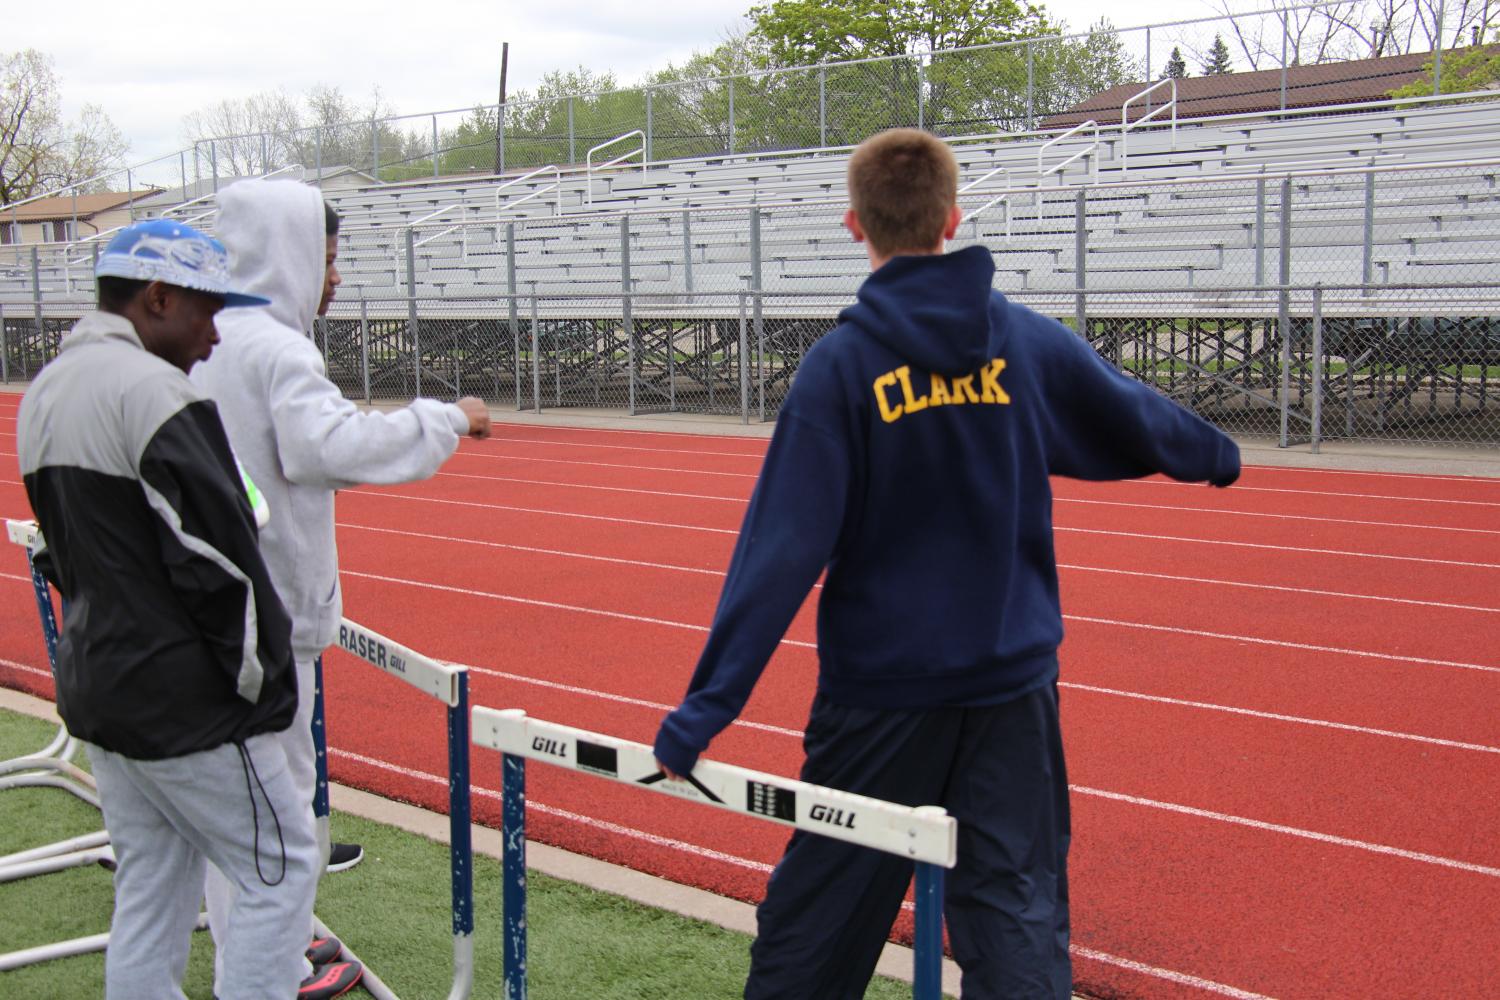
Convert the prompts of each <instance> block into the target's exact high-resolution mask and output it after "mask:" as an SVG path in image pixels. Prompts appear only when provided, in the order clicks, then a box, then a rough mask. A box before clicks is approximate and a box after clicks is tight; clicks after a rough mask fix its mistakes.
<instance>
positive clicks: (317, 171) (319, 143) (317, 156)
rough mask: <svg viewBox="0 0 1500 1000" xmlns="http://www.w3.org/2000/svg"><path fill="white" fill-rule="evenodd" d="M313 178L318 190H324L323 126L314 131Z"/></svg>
mask: <svg viewBox="0 0 1500 1000" xmlns="http://www.w3.org/2000/svg"><path fill="white" fill-rule="evenodd" d="M313 176H314V177H315V178H317V181H316V183H317V185H318V190H320V191H321V190H322V189H323V126H321V125H319V126H318V127H317V128H315V129H313Z"/></svg>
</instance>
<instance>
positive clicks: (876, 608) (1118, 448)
mask: <svg viewBox="0 0 1500 1000" xmlns="http://www.w3.org/2000/svg"><path fill="white" fill-rule="evenodd" d="M994 270H995V267H994V262H993V260H992V259H991V257H990V254H989V251H988V250H986V249H985V248H983V247H969V248H967V249H964V250H960V251H958V252H956V253H951V254H946V255H933V256H920V257H897V258H894V259H893V260H891V261H889V262H888V263H886V264H885V265H884V266H882V267H881V268H880V269H878V270H877V271H875V272H874V273H873V274H871V275H870V277H869V278H868V279H867V280H866V281H865V282H864V284H863V285H862V286H861V287H860V290H859V297H858V302H857V303H856V304H855V305H853V306H850V307H849V308H848V309H846V310H844V312H843V313H842V314H840V316H839V324H838V326H837V327H836V328H835V329H834V330H833V331H832V332H830V333H829V334H828V335H826V336H824V337H823V338H822V339H820V340H819V341H818V342H817V343H816V344H815V345H814V346H813V347H812V349H811V350H809V351H808V353H807V357H806V358H805V360H804V361H803V363H802V366H801V368H800V369H798V372H797V378H796V381H795V382H794V383H793V385H792V388H791V391H790V392H789V393H788V395H787V399H786V403H785V405H784V406H783V407H782V410H781V414H780V416H779V418H778V420H777V425H776V433H775V435H774V437H772V439H771V446H770V450H769V451H768V453H767V455H766V462H765V466H764V467H763V469H762V470H761V475H760V479H759V481H758V482H757V484H756V487H755V493H754V496H753V497H752V498H751V500H750V507H749V510H748V511H747V512H746V514H745V523H744V526H743V527H742V528H741V531H740V536H739V541H738V543H737V544H736V546H735V550H734V558H733V560H732V562H731V563H730V566H729V573H728V576H727V578H726V579H725V582H724V591H723V594H722V595H721V596H720V598H719V607H718V610H717V612H716V613H715V615H714V622H713V629H712V631H711V632H710V634H709V637H708V642H707V644H706V646H705V648H704V650H703V655H702V657H701V658H700V659H699V661H698V667H697V670H696V671H694V673H693V678H692V681H691V683H690V684H689V686H688V694H687V697H686V699H685V700H684V701H683V703H682V704H681V705H680V706H679V707H678V708H677V709H676V710H675V711H673V712H672V713H671V714H670V715H668V716H667V718H666V719H665V720H664V721H663V723H662V726H661V730H660V732H659V733H658V734H657V737H656V755H657V757H658V759H660V760H661V761H662V763H664V764H665V765H666V766H667V767H669V768H671V769H672V770H673V771H675V772H677V773H679V774H686V773H687V772H688V771H690V770H691V769H692V766H693V764H694V763H695V762H696V761H697V758H698V754H699V753H700V752H702V750H703V749H704V748H705V747H707V746H708V743H709V741H710V740H712V739H713V737H714V736H715V735H717V734H718V733H719V731H720V730H722V729H723V728H724V727H725V726H727V725H728V724H729V723H730V722H731V721H733V719H734V718H735V717H736V716H737V715H739V713H740V710H741V709H742V708H743V707H744V704H745V701H746V700H747V699H748V698H749V696H750V691H751V689H752V688H753V687H754V686H755V682H756V681H757V680H758V679H759V677H760V674H761V671H762V670H763V669H764V668H765V665H766V662H767V661H768V660H769V659H770V657H771V654H772V653H773V652H774V651H775V649H776V646H777V643H778V642H779V641H780V639H781V637H782V635H783V634H784V633H785V631H786V629H787V626H788V625H790V624H791V621H792V618H793V616H795V615H796V613H797V610H798V608H799V607H800V606H801V604H802V601H803V599H804V598H805V597H806V595H807V593H808V591H809V590H810V589H811V588H812V586H813V584H814V583H815V582H816V581H817V579H818V575H819V574H820V573H822V572H823V570H824V569H825V568H826V569H827V571H828V576H827V579H826V580H825V581H824V584H823V594H822V599H821V600H820V601H819V603H818V660H819V673H818V689H819V691H820V692H821V693H822V694H824V695H825V696H826V697H828V698H829V699H830V700H832V701H834V702H837V703H841V704H845V705H852V706H859V707H868V708H890V709H912V710H920V709H929V708H937V707H941V706H954V705H990V704H998V703H1000V702H1004V701H1008V700H1010V699H1013V698H1017V697H1020V696H1021V695H1024V694H1027V693H1028V692H1030V691H1033V690H1035V689H1037V688H1038V687H1041V686H1042V685H1045V684H1050V683H1052V682H1053V681H1055V680H1056V678H1057V647H1058V644H1059V643H1061V641H1062V635H1063V630H1062V612H1061V608H1060V607H1059V604H1058V591H1057V566H1056V561H1055V558H1054V556H1053V548H1052V491H1051V486H1050V483H1049V481H1048V476H1049V475H1061V476H1071V477H1075V478H1079V479H1093V480H1107V479H1127V478H1133V477H1136V476H1146V475H1151V474H1153V473H1157V472H1161V473H1165V474H1166V475H1169V476H1171V477H1173V478H1174V479H1180V480H1185V481H1196V480H1207V481H1209V482H1211V483H1213V484H1214V485H1217V486H1227V485H1229V484H1230V483H1232V482H1233V481H1234V480H1235V479H1236V478H1237V477H1238V475H1239V470H1240V457H1239V449H1238V447H1237V446H1236V445H1235V443H1234V442H1233V441H1231V440H1230V439H1229V438H1228V437H1226V436H1225V435H1224V434H1222V433H1221V432H1220V431H1218V430H1217V429H1215V428H1214V427H1213V426H1211V425H1210V424H1208V423H1207V422H1205V421H1204V420H1202V419H1200V418H1199V417H1197V416H1195V415H1194V414H1192V413H1190V412H1188V411H1187V410H1185V409H1183V408H1182V407H1180V406H1178V405H1177V404H1175V403H1173V402H1171V401H1170V400H1168V399H1166V398H1165V397H1163V396H1161V395H1159V394H1158V393H1156V392H1155V391H1153V390H1152V389H1150V388H1149V387H1147V386H1145V385H1144V384H1142V383H1140V382H1137V381H1135V380H1133V379H1130V378H1127V377H1126V376H1124V375H1122V374H1120V373H1119V372H1117V371H1115V370H1114V369H1113V368H1111V367H1110V366H1109V365H1107V364H1106V363H1105V362H1104V361H1103V360H1101V359H1100V358H1099V356H1098V355H1097V354H1096V353H1095V352H1094V351H1093V349H1092V348H1090V347H1089V345H1088V344H1087V343H1086V342H1085V341H1084V340H1083V338H1081V337H1079V336H1078V335H1077V334H1075V333H1074V332H1073V331H1071V330H1069V329H1068V328H1067V327H1065V326H1063V325H1062V324H1061V323H1058V322H1057V321H1055V320H1052V319H1048V318H1046V317H1044V316H1041V315H1039V314H1037V313H1035V312H1032V311H1031V310H1030V309H1027V308H1026V307H1024V306H1019V305H1016V304H1014V303H1012V302H1009V301H1007V300H1006V299H1005V297H1004V296H1002V295H1001V294H1000V293H998V292H996V291H994V290H993V288H992V281H993V276H994Z"/></svg>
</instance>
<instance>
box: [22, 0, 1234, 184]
mask: <svg viewBox="0 0 1500 1000" xmlns="http://www.w3.org/2000/svg"><path fill="white" fill-rule="evenodd" d="M754 2H755V0H692V2H691V3H687V2H658V3H654V4H653V3H624V2H608V0H540V2H528V3H520V2H510V3H500V2H496V0H429V2H425V3H423V2H413V0H402V2H399V3H395V2H390V0H366V2H363V3H358V4H344V3H330V2H322V3H319V2H311V3H309V2H306V0H256V2H253V3H250V4H197V5H191V4H189V5H154V6H153V5H144V6H143V5H139V4H122V3H120V2H119V0H71V2H70V3H68V4H66V5H64V6H59V7H53V6H51V5H49V4H46V3H40V2H30V0H27V2H18V0H7V2H6V7H7V8H8V9H7V10H6V13H5V17H4V23H5V31H4V35H3V38H0V51H15V50H18V49H25V48H35V49H38V50H40V51H42V52H44V53H47V54H49V55H51V56H52V57H53V59H54V60H55V68H56V70H57V73H58V76H59V77H60V78H61V80H62V90H63V99H64V106H65V109H66V110H67V112H68V113H69V115H72V114H73V113H75V112H76V110H77V108H78V107H79V106H80V105H82V104H84V103H93V104H98V105H100V106H102V107H103V108H104V110H105V113H106V114H108V115H109V117H110V118H111V119H112V120H113V121H114V122H115V124H116V125H118V126H119V127H120V129H121V131H122V132H124V134H125V137H126V138H127V139H128V140H129V142H130V144H131V152H130V159H131V160H132V161H140V160H144V159H146V158H148V157H151V156H157V155H160V154H164V153H168V152H171V151H173V150H176V149H180V148H182V147H183V146H184V145H186V144H187V143H186V142H185V141H184V139H185V137H184V135H183V129H182V118H183V116H184V115H186V114H188V113H189V112H192V111H194V110H196V109H199V108H202V107H204V106H206V105H208V104H212V103H214V102H215V101H218V100H221V99H223V98H238V97H247V96H249V95H251V94H254V93H258V92H260V91H263V90H269V89H275V88H278V87H280V88H284V89H285V90H287V91H288V92H290V93H292V94H294V95H296V94H301V93H302V92H303V91H305V90H306V89H307V88H308V87H310V86H311V85H313V84H315V83H328V84H333V85H337V86H338V87H340V88H341V89H342V90H343V91H344V93H345V94H347V95H349V96H350V97H353V98H355V99H357V100H358V101H359V102H360V103H365V102H367V101H368V98H369V96H370V94H371V92H372V91H373V90H374V89H375V88H376V87H379V88H380V91H381V94H382V95H383V96H384V98H385V100H386V102H387V103H388V104H389V105H391V106H392V107H394V108H395V109H396V111H398V112H400V113H414V112H420V111H433V110H438V109H444V108H464V107H469V106H472V105H474V104H476V103H481V102H483V103H493V102H494V101H495V99H496V93H497V88H498V78H499V66H500V43H501V42H502V41H508V42H510V89H511V91H512V92H514V91H516V90H520V89H525V88H530V87H533V86H534V85H535V84H536V82H537V80H538V79H540V77H541V76H542V74H543V73H545V72H547V71H548V70H552V69H565V68H571V67H575V66H577V65H579V64H580V63H581V64H583V65H586V66H588V67H590V68H591V69H595V70H604V69H608V70H613V71H614V73H615V74H616V76H617V77H618V78H619V79H620V80H621V81H622V82H628V81H633V80H636V79H638V78H639V77H640V76H641V75H642V74H644V73H645V72H647V71H649V70H652V69H656V68H660V67H662V66H664V65H665V64H666V63H668V62H681V61H682V60H683V59H685V58H686V57H688V56H689V55H691V54H692V53H693V52H694V51H695V50H706V49H710V48H712V47H713V46H714V45H716V44H717V43H718V42H719V41H720V40H721V39H722V38H723V37H724V36H725V34H726V33H727V32H728V31H729V30H731V29H732V28H733V27H735V26H737V25H741V24H743V17H744V13H745V11H746V10H748V9H749V7H750V6H751V5H752V4H753V3H754ZM1046 6H1047V9H1048V10H1049V12H1050V13H1051V14H1052V16H1053V17H1054V18H1061V19H1063V20H1066V21H1067V22H1068V23H1069V25H1070V26H1071V27H1072V28H1074V29H1075V30H1079V29H1082V28H1084V27H1086V26H1087V25H1088V24H1089V23H1091V22H1092V21H1094V20H1096V19H1097V18H1099V17H1100V16H1101V15H1103V14H1107V13H1111V11H1112V10H1113V19H1114V21H1115V24H1116V25H1117V26H1119V27H1127V26H1132V25H1135V24H1139V23H1146V22H1147V21H1158V22H1159V21H1162V20H1167V19H1172V18H1185V17H1198V16H1203V15H1205V14H1207V13H1209V3H1208V0H1160V2H1158V3H1155V4H1152V5H1149V6H1146V7H1134V8H1130V10H1131V13H1132V15H1133V16H1127V15H1125V14H1122V13H1120V10H1121V8H1119V6H1118V4H1110V3H1109V2H1108V0H1052V2H1048V3H1047V4H1046ZM1247 6H1248V5H1247ZM1136 12H1140V13H1138V14H1137V13H1136ZM1161 61H1162V60H1161V59H1155V58H1154V59H1153V62H1161Z"/></svg>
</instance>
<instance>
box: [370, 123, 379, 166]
mask: <svg viewBox="0 0 1500 1000" xmlns="http://www.w3.org/2000/svg"><path fill="white" fill-rule="evenodd" d="M370 176H371V177H374V178H375V180H376V181H377V182H378V181H379V180H380V124H379V123H378V122H376V120H375V116H374V115H371V116H370Z"/></svg>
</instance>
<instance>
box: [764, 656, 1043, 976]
mask: <svg viewBox="0 0 1500 1000" xmlns="http://www.w3.org/2000/svg"><path fill="white" fill-rule="evenodd" d="M803 742H804V747H805V749H806V752H807V760H806V763H805V764H804V765H803V768H802V779H803V780H804V781H808V782H812V783H814V784H819V785H826V786H828V787H830V788H840V789H844V790H845V791H850V792H857V793H859V794H861V795H869V796H872V797H874V798H879V799H886V800H888V801H891V802H898V803H901V804H903V805H912V806H916V805H941V806H943V807H944V808H946V809H947V810H948V812H949V813H950V814H951V815H953V816H954V817H955V818H956V819H957V820H958V824H959V826H958V866H957V867H956V868H954V869H953V870H952V871H951V872H949V873H948V876H947V880H946V882H947V884H946V887H945V888H946V898H945V905H944V916H945V918H946V920H947V929H948V936H949V942H950V944H951V945H952V948H953V953H954V957H955V958H956V959H957V961H958V964H959V966H960V968H961V969H962V970H963V997H964V1000H1068V998H1069V997H1070V996H1071V993H1072V965H1071V962H1070V960H1069V957H1068V876H1067V856H1068V840H1069V836H1070V827H1069V812H1068V779H1067V772H1066V768H1065V766H1064V763H1063V749H1062V736H1061V732H1060V729H1059V724H1058V709H1057V688H1056V686H1055V685H1053V684H1048V685H1046V686H1044V687H1043V688H1041V689H1039V690H1037V691H1034V692H1032V693H1030V694H1027V695H1023V696H1022V697H1020V698H1017V699H1016V700H1014V701H1010V702H1006V703H1004V704H1000V705H987V706H982V707H977V708H941V709H932V710H929V711H895V710H883V709H868V708H852V707H848V706H844V705H837V704H834V703H832V702H830V701H828V700H827V699H826V698H824V697H823V696H821V695H819V696H818V697H817V698H816V699H814V701H813V707H812V714H811V718H810V719H809V720H808V724H807V732H806V736H805V738H804V741H803ZM911 877H912V863H911V862H910V861H908V860H905V859H903V858H899V857H896V856H894V855H890V854H885V853H882V852H879V851H874V850H871V849H869V848H862V847H856V846H853V845H851V844H845V843H842V842H840V841H837V840H831V839H829V838H827V837H819V836H815V835H810V834H807V833H804V832H802V831H800V830H799V831H797V832H796V833H794V834H793V835H792V838H791V841H790V842H789V843H788V844H787V849H786V853H785V854H784V855H783V856H782V859H781V862H780V863H779V864H778V865H777V866H776V871H775V872H774V873H772V875H771V880H770V883H769V885H768V886H767V889H766V898H765V901H764V902H763V903H762V904H761V905H760V908H759V911H758V913H757V921H758V925H759V933H758V935H757V937H756V939H755V943H754V944H753V945H752V946H751V949H750V959H751V961H750V976H749V980H748V981H747V982H746V984H745V997H746V1000H771V998H775V1000H789V998H802V997H805V998H808V1000H845V998H851V1000H857V998H859V997H862V996H864V992H865V987H866V985H867V984H868V982H869V980H870V977H871V975H872V974H873V972H874V969H875V963H876V961H877V960H878V959H879V957H880V952H881V949H882V948H883V947H884V944H885V940H886V937H887V935H888V934H889V933H890V928H891V924H892V922H893V921H894V920H895V918H896V915H897V914H898V913H899V911H900V908H901V901H902V899H903V897H904V895H905V893H906V888H907V885H908V883H909V882H910V881H911Z"/></svg>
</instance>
